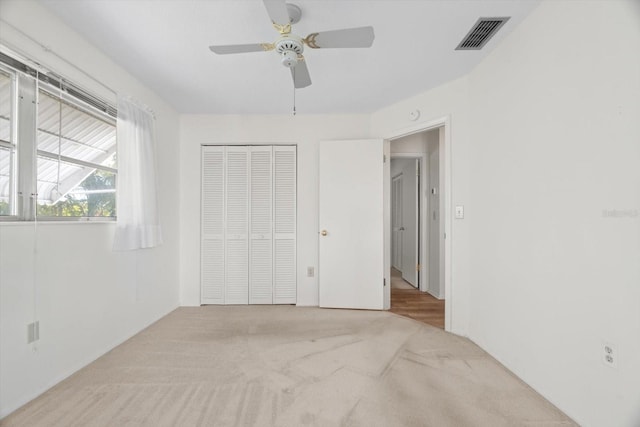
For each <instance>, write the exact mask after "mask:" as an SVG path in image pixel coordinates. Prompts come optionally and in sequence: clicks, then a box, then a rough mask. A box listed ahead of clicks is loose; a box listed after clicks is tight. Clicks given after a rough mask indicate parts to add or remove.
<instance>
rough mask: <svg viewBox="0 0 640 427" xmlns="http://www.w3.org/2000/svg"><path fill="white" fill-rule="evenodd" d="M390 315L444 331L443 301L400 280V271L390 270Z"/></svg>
mask: <svg viewBox="0 0 640 427" xmlns="http://www.w3.org/2000/svg"><path fill="white" fill-rule="evenodd" d="M390 311H391V312H392V313H395V314H399V315H401V316H405V317H409V318H411V319H414V320H417V321H419V322H423V323H426V324H428V325H431V326H435V327H437V328H440V329H444V300H439V299H437V298H435V297H433V296H432V295H431V294H428V293H426V292H420V291H419V290H418V289H416V288H414V287H413V286H412V285H411V284H409V283H407V282H406V281H405V280H403V279H402V275H401V273H400V271H398V270H396V269H395V268H392V269H391V310H390Z"/></svg>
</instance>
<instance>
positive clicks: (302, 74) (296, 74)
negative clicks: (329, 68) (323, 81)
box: [291, 58, 311, 89]
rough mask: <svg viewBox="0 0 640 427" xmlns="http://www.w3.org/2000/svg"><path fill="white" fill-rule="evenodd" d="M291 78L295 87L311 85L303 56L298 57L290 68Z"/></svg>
mask: <svg viewBox="0 0 640 427" xmlns="http://www.w3.org/2000/svg"><path fill="white" fill-rule="evenodd" d="M291 78H292V79H293V85H294V87H295V88H296V89H302V88H303V87H307V86H310V85H311V76H309V69H308V68H307V61H306V60H305V59H304V58H299V59H298V63H297V64H296V66H295V67H292V68H291Z"/></svg>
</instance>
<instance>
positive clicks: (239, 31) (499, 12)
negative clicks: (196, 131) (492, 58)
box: [41, 0, 539, 114]
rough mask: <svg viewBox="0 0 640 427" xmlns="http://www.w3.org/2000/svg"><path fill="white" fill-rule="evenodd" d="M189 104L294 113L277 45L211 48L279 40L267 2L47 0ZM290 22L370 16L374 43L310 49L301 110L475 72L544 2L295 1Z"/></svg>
mask: <svg viewBox="0 0 640 427" xmlns="http://www.w3.org/2000/svg"><path fill="white" fill-rule="evenodd" d="M41 2H42V3H43V4H44V5H45V6H46V7H47V8H48V9H49V10H50V11H51V12H53V13H54V14H56V15H58V16H59V17H60V18H61V19H62V20H63V21H64V22H65V23H66V24H67V25H69V26H70V27H71V28H73V29H75V30H76V31H77V32H78V33H80V34H81V35H82V36H83V37H85V38H86V39H88V40H89V41H90V42H91V43H92V44H94V45H95V46H97V47H98V48H99V49H101V50H102V51H103V52H104V53H106V54H107V55H109V56H110V57H111V58H112V59H113V60H114V61H115V62H117V63H119V64H120V65H121V66H123V67H124V68H126V69H127V70H128V71H129V72H130V73H132V74H133V75H135V76H136V77H137V78H138V79H139V80H141V81H142V82H144V83H145V84H146V85H147V86H148V87H150V88H152V89H153V90H154V91H155V92H156V93H158V94H159V95H160V96H161V97H162V98H163V99H165V100H166V101H168V102H169V103H170V104H172V105H173V107H174V108H176V109H177V110H178V111H179V112H181V113H215V114H279V113H288V112H290V111H291V107H292V102H293V84H292V81H291V75H290V73H289V70H287V69H286V68H285V67H283V66H282V65H281V64H280V61H279V58H278V57H277V54H276V53H274V52H258V53H245V54H236V55H224V56H219V55H215V54H213V53H212V52H211V51H210V50H209V49H208V46H209V45H212V44H236V43H237V44H241V43H258V42H272V41H274V40H275V39H276V38H277V36H278V33H277V32H276V31H275V30H274V29H273V28H272V26H271V22H270V20H269V18H268V16H267V13H266V10H265V8H264V5H263V4H262V1H260V0H209V1H206V0H117V1H114V0H41ZM292 2H293V3H295V4H298V5H299V6H300V7H301V8H302V19H301V20H300V22H299V23H298V24H296V25H295V26H294V28H293V32H294V33H296V34H298V35H300V36H302V37H304V36H306V35H307V34H308V33H311V32H318V31H324V30H333V29H340V28H350V27H360V26H365V25H372V26H373V27H374V29H375V35H376V38H375V41H374V43H373V47H372V48H369V49H307V50H306V51H305V57H306V60H307V64H308V66H309V71H310V74H311V79H312V81H313V84H312V85H311V86H310V87H308V88H304V89H299V90H297V91H296V93H295V97H296V106H297V111H298V112H299V113H368V112H372V111H375V110H378V109H380V108H382V107H385V106H388V105H390V104H392V103H394V102H397V101H400V100H402V99H405V98H408V97H410V96H412V95H415V94H417V93H420V92H423V91H425V90H428V89H430V88H433V87H436V86H438V85H440V84H442V83H444V82H447V81H450V80H453V79H455V78H457V77H460V76H462V75H464V74H466V73H468V72H469V71H470V70H471V69H472V68H473V67H474V66H475V65H476V64H478V62H480V61H481V60H482V58H483V57H485V56H486V55H487V54H488V53H489V52H490V51H491V50H492V49H493V48H494V47H495V46H496V45H497V44H499V43H500V41H501V40H502V39H503V38H504V37H505V36H506V35H507V34H508V33H509V32H511V31H512V30H513V29H514V28H515V27H516V26H517V25H518V24H519V23H520V22H521V21H522V19H523V18H524V17H525V16H526V15H527V14H528V13H529V12H530V11H531V10H533V8H534V7H535V6H536V5H537V4H538V2H539V0H493V1H487V0H468V1H462V0H369V1H366V0H358V1H355V0H340V1H329V0H293V1H292ZM496 16H510V17H511V19H510V20H509V21H508V22H507V23H506V24H505V25H504V27H502V29H501V30H500V31H499V32H498V34H497V35H496V36H495V37H494V38H493V39H492V40H491V41H490V42H489V43H488V44H487V45H486V46H485V47H484V49H482V50H481V51H456V50H454V49H455V47H456V46H457V45H458V43H459V42H460V40H461V39H462V38H463V37H464V36H465V35H466V34H467V32H468V31H469V29H470V28H471V26H472V25H473V24H474V23H475V22H476V20H477V19H478V18H479V17H496Z"/></svg>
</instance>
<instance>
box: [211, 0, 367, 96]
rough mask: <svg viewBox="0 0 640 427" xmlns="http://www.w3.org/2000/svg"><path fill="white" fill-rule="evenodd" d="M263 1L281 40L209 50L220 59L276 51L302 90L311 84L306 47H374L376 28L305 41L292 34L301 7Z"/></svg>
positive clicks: (314, 35) (329, 33)
mask: <svg viewBox="0 0 640 427" xmlns="http://www.w3.org/2000/svg"><path fill="white" fill-rule="evenodd" d="M263 1H264V6H265V8H266V9H267V13H268V14H269V17H270V18H271V22H272V23H273V27H274V28H275V29H276V30H278V32H279V33H280V37H278V39H277V40H276V41H274V42H273V43H254V44H236V45H222V46H209V49H211V51H213V52H215V53H217V54H219V55H226V54H230V53H246V52H268V51H271V50H275V51H276V52H277V53H278V55H280V62H282V65H284V66H285V67H287V68H289V69H290V70H291V77H292V78H293V84H294V87H295V88H297V89H300V88H304V87H307V86H309V85H310V84H311V77H310V76H309V69H308V68H307V63H306V60H305V58H304V56H302V53H303V52H304V46H305V45H306V46H307V47H310V48H312V49H326V48H347V47H348V48H353V47H371V45H372V44H373V39H374V34H373V27H358V28H347V29H343V30H333V31H323V32H320V33H311V34H309V35H308V36H307V37H305V38H302V37H300V36H297V35H295V34H292V33H291V26H292V25H293V24H295V23H297V22H298V21H300V17H301V16H302V11H301V10H300V8H299V7H298V6H296V5H295V4H291V3H285V0H263Z"/></svg>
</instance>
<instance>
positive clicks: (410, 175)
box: [400, 159, 420, 288]
mask: <svg viewBox="0 0 640 427" xmlns="http://www.w3.org/2000/svg"><path fill="white" fill-rule="evenodd" d="M405 162H406V166H405V169H404V171H405V172H406V173H403V175H402V176H403V178H404V179H403V182H402V197H403V199H402V209H403V210H402V245H403V246H402V261H401V264H400V265H402V269H401V271H402V278H403V279H404V280H405V281H407V282H409V283H410V284H412V285H413V286H415V287H416V288H417V287H418V269H417V266H418V263H419V261H418V243H419V239H418V234H419V226H418V220H419V216H418V187H419V179H420V176H419V166H418V165H419V160H418V159H406V160H405Z"/></svg>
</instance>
